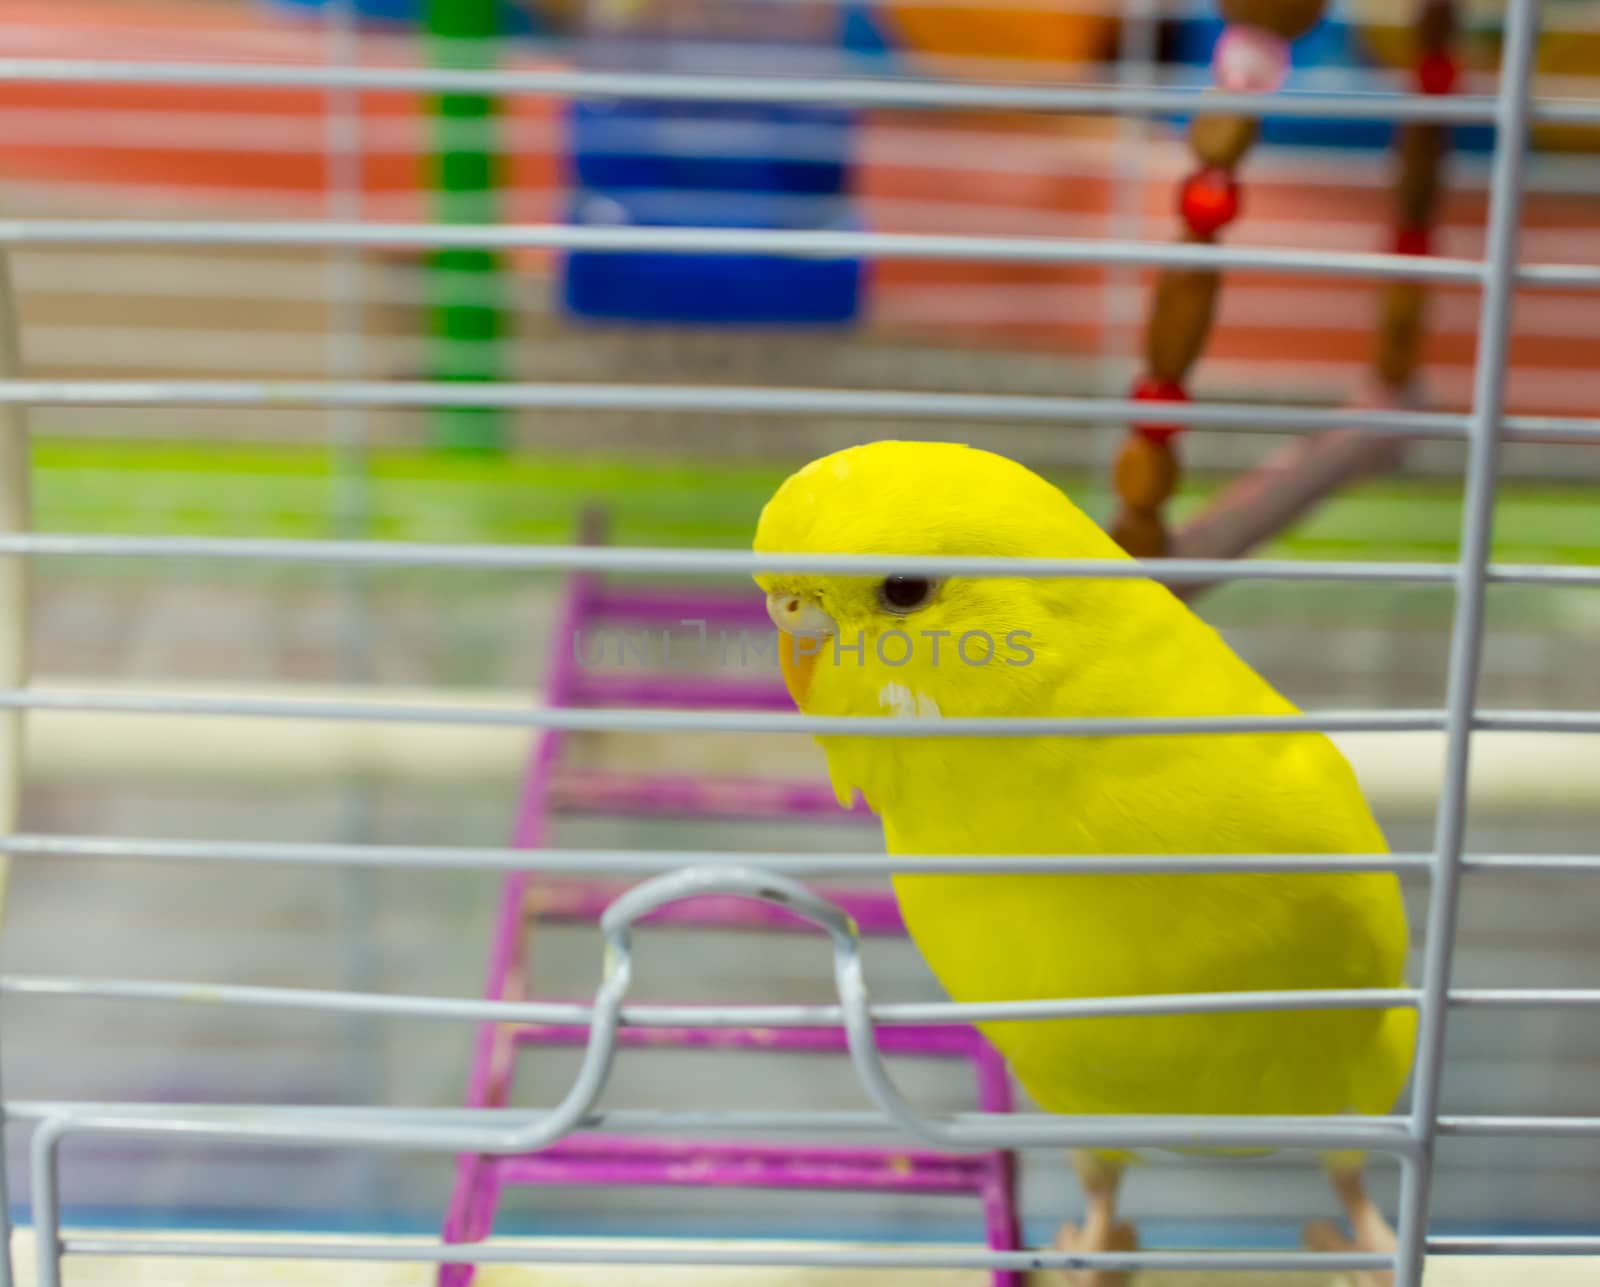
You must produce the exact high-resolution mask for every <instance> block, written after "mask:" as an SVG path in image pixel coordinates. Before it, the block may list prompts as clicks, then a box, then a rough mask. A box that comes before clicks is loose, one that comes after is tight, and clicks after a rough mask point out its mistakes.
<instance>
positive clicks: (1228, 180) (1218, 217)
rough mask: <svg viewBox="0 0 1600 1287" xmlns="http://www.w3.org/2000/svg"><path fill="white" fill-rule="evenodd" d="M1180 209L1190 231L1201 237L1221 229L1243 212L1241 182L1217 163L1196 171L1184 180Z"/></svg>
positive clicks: (1179, 202) (1179, 201)
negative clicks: (1241, 209)
mask: <svg viewBox="0 0 1600 1287" xmlns="http://www.w3.org/2000/svg"><path fill="white" fill-rule="evenodd" d="M1178 210H1179V211H1180V212H1181V213H1182V215H1183V221H1184V222H1185V223H1186V224H1188V225H1189V230H1190V231H1191V232H1193V233H1194V234H1196V235H1197V236H1200V237H1209V236H1211V234H1212V233H1215V232H1220V231H1221V230H1222V229H1223V228H1226V227H1227V226H1228V225H1229V224H1230V223H1232V222H1233V220H1234V216H1236V215H1237V214H1238V213H1239V185H1238V184H1237V183H1236V182H1234V178H1233V175H1231V174H1229V173H1228V171H1226V170H1223V169H1219V168H1218V167H1216V166H1207V167H1206V168H1205V169H1203V170H1196V171H1195V172H1194V173H1193V174H1191V175H1190V176H1189V177H1188V178H1187V179H1185V180H1184V181H1183V187H1182V189H1181V190H1180V191H1179V194H1178Z"/></svg>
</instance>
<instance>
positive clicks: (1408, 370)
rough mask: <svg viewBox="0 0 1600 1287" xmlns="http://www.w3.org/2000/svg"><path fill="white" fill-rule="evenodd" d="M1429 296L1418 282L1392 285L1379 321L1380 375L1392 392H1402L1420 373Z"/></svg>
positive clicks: (1385, 298)
mask: <svg viewBox="0 0 1600 1287" xmlns="http://www.w3.org/2000/svg"><path fill="white" fill-rule="evenodd" d="M1425 301H1426V296H1425V295H1424V293H1423V290H1422V285H1421V283H1419V282H1390V283H1389V284H1388V286H1387V287H1386V288H1385V290H1384V295H1383V311H1382V314H1381V316H1380V317H1379V319H1378V354H1377V367H1378V374H1379V375H1380V376H1381V377H1382V379H1383V382H1384V383H1385V384H1386V385H1388V386H1389V387H1390V388H1391V389H1403V388H1404V387H1405V386H1406V385H1407V384H1409V383H1410V382H1411V376H1412V374H1413V372H1415V371H1416V369H1417V359H1418V356H1419V354H1420V350H1421V346H1422V310H1423V304H1424V303H1425Z"/></svg>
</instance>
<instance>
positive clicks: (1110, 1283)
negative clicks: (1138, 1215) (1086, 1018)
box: [1055, 1218, 1139, 1287]
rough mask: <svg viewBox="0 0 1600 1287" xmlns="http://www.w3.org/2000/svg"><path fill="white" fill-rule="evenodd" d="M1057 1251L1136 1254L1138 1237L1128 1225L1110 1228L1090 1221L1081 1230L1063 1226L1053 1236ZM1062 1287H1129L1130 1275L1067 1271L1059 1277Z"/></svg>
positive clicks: (1110, 1271) (1117, 1271) (1125, 1272)
mask: <svg viewBox="0 0 1600 1287" xmlns="http://www.w3.org/2000/svg"><path fill="white" fill-rule="evenodd" d="M1055 1245H1056V1250H1057V1251H1084V1252H1096V1251H1137V1250H1139V1235H1138V1233H1137V1232H1136V1231H1135V1230H1134V1227H1133V1226H1132V1225H1131V1224H1110V1223H1106V1222H1102V1221H1097V1220H1095V1219H1093V1218H1091V1219H1090V1220H1089V1221H1088V1222H1087V1223H1086V1224H1085V1225H1084V1227H1083V1228H1081V1229H1080V1228H1079V1227H1078V1226H1077V1225H1075V1224H1064V1225H1062V1226H1061V1232H1060V1233H1058V1234H1056V1244H1055ZM1060 1281H1061V1283H1062V1284H1063V1287H1129V1284H1130V1283H1132V1282H1133V1274H1132V1273H1131V1272H1130V1271H1128V1270H1126V1269H1069V1270H1067V1271H1065V1272H1064V1273H1063V1274H1062V1275H1061V1279H1060Z"/></svg>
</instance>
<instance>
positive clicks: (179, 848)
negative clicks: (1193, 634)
mask: <svg viewBox="0 0 1600 1287" xmlns="http://www.w3.org/2000/svg"><path fill="white" fill-rule="evenodd" d="M0 853H9V854H12V855H13V856H16V857H50V858H73V857H81V858H99V859H105V858H112V859H121V860H127V861H146V860H149V861H161V862H220V863H230V862H238V863H292V864H296V865H301V866H318V867H321V866H329V867H336V866H358V867H380V868H387V869H391V870H420V871H432V870H467V871H501V872H507V871H537V872H539V873H541V874H543V875H562V874H565V875H598V874H601V873H611V874H616V875H648V874H654V873H657V872H665V871H674V870H676V869H678V868H679V867H682V866H684V865H685V864H686V863H689V862H693V863H694V864H696V865H711V866H715V865H718V864H723V865H727V866H739V867H753V868H757V869H765V870H772V871H781V872H784V873H786V874H788V875H791V876H792V875H823V874H850V875H861V876H866V875H873V876H886V875H891V874H893V873H896V872H903V873H908V874H918V873H929V872H934V873H937V872H950V873H978V874H988V875H1003V874H1013V873H1025V874H1034V875H1039V874H1049V873H1060V874H1076V875H1109V874H1118V873H1138V874H1141V875H1169V874H1171V875H1176V874H1182V873H1188V874H1204V873H1219V872H1232V873H1267V872H1285V871H1287V872H1322V871H1326V872H1368V871H1379V872H1382V871H1394V872H1404V871H1416V872H1426V871H1431V870H1432V869H1433V867H1434V865H1435V863H1436V862H1437V857H1436V855H1434V854H1432V853H1409V854H1407V853H1399V854H1292V855H1291V854H1263V855H1241V854H1209V855H1208V854H1142V855H1141V854H1116V855H1103V854H1082V855H1073V854H986V855H985V854H972V855H954V854H939V855H927V856H922V857H919V856H917V855H914V854H884V853H859V854H840V853H811V852H804V851H796V852H793V853H757V852H746V851H743V850H724V851H720V852H718V851H706V850H684V851H666V850H643V849H532V850H530V849H486V848H462V847H454V846H426V845H360V844H318V843H303V842H287V841H268V842H253V841H238V840H211V841H208V840H160V839H145V838H132V837H120V836H66V835H26V834H24V835H13V836H8V837H3V838H0ZM1461 862H1462V866H1463V867H1464V868H1465V869H1466V870H1468V871H1483V872H1529V873H1532V872H1553V873H1562V872H1567V873H1573V874H1596V875H1600V855H1583V854H1570V855H1569V854H1499V855H1496V854H1478V855H1468V856H1466V857H1463V859H1462V860H1461Z"/></svg>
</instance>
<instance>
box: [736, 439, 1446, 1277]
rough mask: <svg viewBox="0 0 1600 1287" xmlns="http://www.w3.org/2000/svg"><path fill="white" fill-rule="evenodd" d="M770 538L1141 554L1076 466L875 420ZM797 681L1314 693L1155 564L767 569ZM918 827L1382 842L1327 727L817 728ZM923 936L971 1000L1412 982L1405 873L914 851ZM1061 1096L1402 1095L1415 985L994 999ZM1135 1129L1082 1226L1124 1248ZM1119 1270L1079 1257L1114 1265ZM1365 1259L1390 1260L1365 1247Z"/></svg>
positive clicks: (973, 840)
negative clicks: (1374, 1002)
mask: <svg viewBox="0 0 1600 1287" xmlns="http://www.w3.org/2000/svg"><path fill="white" fill-rule="evenodd" d="M755 548H756V550H757V552H758V553H764V554H778V553H783V554H870V555H910V556H997V557H1025V558H1072V559H1106V560H1126V559H1127V557H1128V556H1127V555H1125V554H1124V553H1123V552H1122V550H1121V549H1120V548H1119V547H1118V546H1117V545H1116V544H1115V543H1114V542H1113V541H1112V540H1111V538H1110V537H1109V536H1107V535H1106V534H1105V533H1104V532H1103V531H1102V530H1101V529H1100V528H1099V527H1098V526H1097V525H1096V524H1095V523H1094V522H1093V521H1092V520H1090V519H1089V518H1088V517H1087V516H1086V515H1085V514H1084V513H1083V512H1082V511H1081V510H1079V509H1078V508H1077V507H1076V506H1075V505H1074V504H1073V503H1072V502H1071V501H1069V500H1068V499H1067V497H1066V496H1064V495H1063V494H1062V493H1061V492H1060V491H1059V490H1058V489H1057V488H1055V487H1054V486H1052V485H1050V484H1049V483H1048V482H1046V481H1045V480H1044V479H1042V478H1040V477H1039V476H1038V475H1036V474H1034V473H1033V472H1031V471H1030V470H1028V469H1026V468H1024V467H1023V466H1021V465H1019V464H1017V463H1015V462H1014V461H1011V460H1008V459H1006V458H1004V457H1002V456H998V455H995V454H992V453H990V452H985V451H979V450H976V449H974V448H971V447H965V446H959V445H954V444H947V443H931V442H877V443H871V444H869V445H866V446H860V447H853V448H850V449H848V450H845V451H840V452H837V453H835V454H833V455H830V456H826V457H824V458H822V459H820V460H817V461H814V462H813V463H811V464H810V465H807V466H806V467H805V468H803V469H801V470H800V471H799V472H797V473H795V474H794V475H793V476H792V477H790V478H789V479H788V480H787V481H785V482H784V484H783V485H782V486H781V487H780V488H779V489H778V491H777V493H776V494H775V495H774V496H773V498H772V499H771V500H770V501H769V502H768V504H767V506H766V508H765V510H764V511H763V512H762V515H761V520H760V524H759V527H758V530H757V533H756V539H755ZM756 579H757V581H758V583H759V584H760V586H761V588H762V589H763V590H765V591H766V593H767V604H768V610H769V611H770V613H771V615H772V618H773V621H774V622H775V623H776V624H777V625H778V626H779V628H780V629H782V630H784V631H786V632H788V633H789V634H791V635H794V636H797V637H798V638H799V639H800V640H803V641H804V643H803V646H789V647H785V648H782V649H780V654H781V656H782V658H783V662H784V676H785V679H786V681H787V683H788V686H789V690H790V692H791V694H792V695H793V697H794V700H795V702H796V704H797V705H798V706H799V707H800V709H802V710H803V711H805V712H807V713H809V714H813V715H834V716H839V715H843V716H881V715H899V716H903V717H905V718H908V719H935V720H936V719H940V718H945V717H965V716H1011V715H1015V716H1058V717H1124V716H1216V715H1278V714H1284V715H1287V714H1293V713H1295V708H1294V707H1293V706H1292V705H1291V704H1290V703H1289V702H1288V701H1286V700H1285V699H1284V698H1283V697H1282V696H1280V695H1279V694H1278V693H1277V692H1276V691H1274V689H1273V688H1272V687H1271V686H1270V685H1269V684H1268V683H1267V682H1266V681H1265V680H1264V679H1262V678H1261V676H1259V675H1258V674H1256V673H1255V671H1253V670H1252V669H1251V668H1250V667H1249V666H1248V665H1247V664H1246V663H1245V662H1244V661H1242V660H1241V659H1240V658H1239V657H1238V656H1237V655H1236V654H1235V653H1234V652H1233V651H1232V649H1230V648H1229V647H1228V645H1227V644H1226V643H1225V642H1224V641H1223V640H1222V638H1221V637H1220V636H1219V635H1218V634H1217V633H1216V632H1215V631H1214V630H1212V629H1211V628H1210V627H1209V626H1207V625H1206V624H1205V623H1204V622H1203V621H1201V620H1200V618H1199V617H1197V616H1196V615H1195V614H1194V613H1193V612H1191V611H1190V610H1189V609H1188V608H1187V607H1186V606H1185V605H1184V604H1183V603H1182V602H1181V601H1180V600H1179V599H1178V598H1177V597H1176V596H1175V595H1173V594H1172V593H1171V591H1169V590H1168V589H1167V588H1166V587H1164V586H1162V585H1160V584H1158V583H1156V582H1155V581H1153V580H1150V579H1148V578H1145V577H1133V578H1100V579H1078V578H1020V577H1018V578H988V577H982V578H980V577H960V576H952V577H948V578H941V579H935V578H926V577H923V576H920V575H910V574H906V575H891V576H878V577H868V576H860V575H855V576H843V575H800V574H794V575H789V574H766V573H763V574H761V575H759V576H758V577H757V578H756ZM818 741H819V743H820V745H821V746H822V749H823V751H824V752H825V754H826V757H827V762H828V772H829V775H830V777H831V779H832V782H833V785H834V788H835V790H836V792H837V793H838V795H839V798H840V800H841V802H848V801H849V800H850V799H851V798H852V796H853V794H854V793H857V792H859V793H860V795H861V796H862V798H863V799H865V801H866V802H867V804H868V805H869V806H870V807H871V808H872V810H873V811H874V812H875V813H877V814H878V816H879V817H880V818H881V819H882V822H883V828H884V835H885V839H886V842H887V846H888V849H889V851H890V852H891V853H895V854H1057V855H1072V854H1137V855H1151V854H1163V853H1177V854H1189V853H1194V854H1318V853H1321V854H1344V853H1352V854H1374V853H1383V852H1386V845H1385V842H1384V838H1383V835H1382V833H1381V832H1380V831H1379V829H1378V826H1377V824H1376V823H1375V822H1374V820H1373V818H1372V815H1371V813H1370V812H1369V810H1368V807H1367V804H1366V802H1365V800H1364V799H1363V797H1362V794H1361V790H1360V787H1359V786H1358V784H1357V781H1356V778H1355V775H1354V774H1353V772H1352V771H1351V769H1350V766H1349V765H1348V764H1347V763H1346V761H1345V760H1344V758H1343V757H1342V756H1341V755H1340V753H1339V752H1338V750H1337V749H1336V748H1335V747H1334V745H1333V744H1332V743H1331V742H1330V741H1329V740H1328V739H1327V738H1326V737H1324V736H1322V735H1320V734H1316V733H1281V734H1279V733H1269V734H1259V735H1257V734H1226V735H1210V736H1202V735H1183V736H1173V735H1164V734H1163V735H1153V736H1151V735H1145V736H1134V737H1026V738H938V737H934V738H927V737H916V738H912V737H907V738H894V737H888V738H884V737H848V736H825V737H821V738H819V739H818ZM894 887H895V892H896V895H897V897H898V900H899V903H900V907H901V910H902V913H903V915H904V918H905V923H906V926H907V928H908V930H909V931H910V934H911V937H912V938H913V940H914V941H915V942H916V944H917V946H918V948H919V949H920V950H921V952H922V954H923V956H924V958H925V959H926V960H927V962H928V964H929V966H930V967H931V969H932V970H933V972H934V974H935V975H936V976H937V977H938V979H939V981H940V982H941V984H942V985H943V986H944V988H945V990H946V991H947V992H948V993H949V994H950V996H951V997H952V998H953V999H955V1000H957V1001H962V1002H980V1001H995V1000H1021V999H1038V998H1048V997H1105V996H1134V995H1153V994H1163V993H1196V992H1240V991H1263V990H1276V989H1321V988H1390V987H1398V986H1401V985H1402V980H1403V973H1404V968H1405V957H1406V951H1407V930H1406V919H1405V912H1404V907H1403V904H1402V901H1401V895H1400V888H1399V882H1398V880H1397V879H1396V878H1395V877H1394V876H1393V875H1392V874H1385V873H1373V874H1366V873H1344V872H1341V873H1315V872H1306V873H1303V874H1302V873H1285V874H1278V873H1272V874H1190V873H1184V874H1169V875H1143V874H1134V875H1122V874H1116V875H1093V874H1087V875H1072V874H1065V875H1063V874H1042V875H983V874H972V875H917V876H896V877H895V879H894ZM980 1026H981V1027H982V1028H983V1030H984V1032H985V1033H986V1035H987V1036H988V1037H989V1038H990V1039H991V1040H992V1041H993V1042H994V1044H995V1045H996V1046H997V1047H998V1048H999V1049H1000V1051H1001V1052H1002V1053H1003V1054H1004V1055H1005V1056H1006V1059H1007V1061H1008V1062H1009V1064H1010V1066H1011V1068H1012V1070H1013V1072H1014V1073H1015V1075H1016V1077H1017V1079H1018V1080H1019V1081H1020V1082H1021V1084H1022V1085H1023V1087H1024V1088H1025V1089H1026V1090H1027V1091H1028V1093H1029V1094H1030V1095H1031V1096H1032V1097H1033V1099H1034V1100H1035V1101H1036V1102H1037V1103H1038V1104H1039V1105H1040V1106H1041V1107H1042V1108H1044V1109H1046V1110H1047V1111H1050V1112H1057V1113H1067V1114H1105V1113H1115V1114H1123V1113H1160V1114H1255V1113H1260V1114H1290V1115H1321V1114H1329V1115H1333V1114H1346V1113H1364V1114H1382V1113H1387V1112H1389V1111H1390V1110H1391V1109H1392V1107H1393V1106H1394V1104H1395V1101H1396V1100H1397V1099H1398V1097H1399V1095H1400V1093H1401V1092H1402V1090H1403V1089H1404V1085H1405V1081H1406V1078H1407V1076H1408V1073H1409V1070H1410V1066H1411V1060H1412V1052H1413V1045H1414V1041H1415V1034H1416V1015H1415V1013H1414V1012H1413V1011H1411V1010H1409V1009H1403V1008H1394V1009H1363V1010H1334V1011H1328V1010H1322V1011H1304V1012H1296V1013H1283V1012H1258V1013H1225V1014H1207V1015H1171V1016H1137V1017H1117V1018H1101V1019H1074V1020H1049V1021H1043V1022H1027V1021H1014V1022H1000V1023H986V1024H983V1025H980ZM1129 1160H1130V1158H1129V1157H1128V1155H1126V1154H1123V1153H1119V1152H1110V1151H1105V1152H1092V1153H1079V1154H1076V1155H1074V1158H1073V1162H1074V1165H1075V1167H1076V1169H1077V1172H1078V1174H1079V1177H1080V1179H1081V1181H1082V1183H1083V1186H1084V1190H1085V1195H1086V1199H1087V1204H1088V1205H1087V1216H1086V1218H1085V1220H1084V1222H1083V1224H1082V1226H1081V1227H1074V1226H1067V1227H1065V1228H1064V1229H1063V1230H1062V1234H1061V1237H1060V1239H1059V1245H1060V1246H1062V1247H1063V1248H1069V1249H1077V1250H1084V1251H1113V1250H1129V1249H1132V1248H1133V1247H1135V1246H1136V1245H1137V1243H1136V1239H1135V1237H1134V1233H1133V1230H1132V1229H1131V1228H1130V1227H1129V1226H1128V1225H1126V1224H1122V1223H1119V1222H1118V1219H1117V1217H1116V1214H1115V1206H1114V1203H1115V1199H1116V1193H1117V1188H1118V1181H1119V1179H1120V1176H1121V1173H1122V1169H1123V1167H1124V1165H1125V1164H1126V1163H1127V1162H1128V1161H1129ZM1324 1161H1325V1165H1326V1166H1327V1168H1328V1170H1329V1173H1330V1175H1331V1176H1332V1179H1333V1182H1334V1187H1335V1189H1336V1191H1337V1193H1338V1195H1339V1197H1340V1199H1341V1201H1342V1203H1343V1205H1344V1209H1345V1212H1346V1214H1347V1216H1348V1218H1349V1222H1350V1226H1351V1232H1352V1234H1353V1237H1347V1236H1346V1235H1345V1234H1343V1233H1342V1232H1341V1231H1340V1229H1339V1228H1338V1227H1337V1226H1336V1225H1334V1224H1332V1223H1331V1222H1319V1223H1317V1224H1315V1225H1312V1226H1311V1227H1310V1228H1308V1230H1307V1237H1308V1241H1309V1242H1310V1243H1311V1244H1312V1245H1313V1246H1316V1247H1318V1248H1321V1249H1327V1250H1334V1249H1340V1248H1343V1249H1346V1250H1348V1249H1351V1248H1358V1249H1360V1250H1364V1251H1377V1250H1391V1249H1392V1248H1393V1245H1394V1237H1393V1234H1392V1232H1391V1231H1390V1229H1389V1226H1388V1225H1387V1223H1386V1222H1385V1220H1384V1218H1383V1216H1382V1215H1381V1213H1380V1212H1379V1211H1378V1210H1377V1208H1376V1207H1375V1206H1374V1204H1373V1203H1372V1202H1371V1201H1370V1199H1369V1198H1368V1197H1367V1195H1366V1191H1365V1188H1364V1186H1363V1183H1362V1178H1361V1159H1360V1157H1359V1155H1352V1154H1338V1155H1329V1156H1328V1157H1326V1158H1325V1159H1324ZM1123 1280H1124V1276H1122V1275H1117V1274H1110V1273H1089V1274H1085V1275H1080V1276H1079V1279H1078V1281H1079V1282H1080V1283H1083V1284H1090V1285H1093V1287H1109V1285H1110V1284H1113V1283H1117V1282H1121V1281H1123ZM1366 1281H1367V1282H1369V1283H1371V1284H1377V1283H1380V1282H1385V1281H1388V1279H1387V1278H1386V1277H1385V1276H1383V1275H1376V1274H1374V1275H1369V1276H1368V1278H1367V1280H1366Z"/></svg>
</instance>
